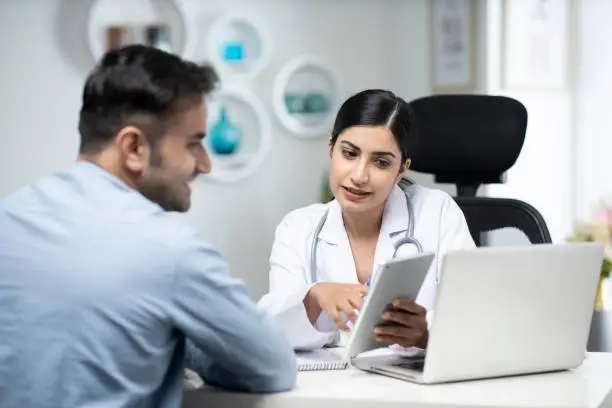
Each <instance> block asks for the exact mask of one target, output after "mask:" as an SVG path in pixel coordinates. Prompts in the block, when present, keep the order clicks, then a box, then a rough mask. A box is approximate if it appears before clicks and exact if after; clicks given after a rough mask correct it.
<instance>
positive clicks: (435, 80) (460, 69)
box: [428, 0, 476, 92]
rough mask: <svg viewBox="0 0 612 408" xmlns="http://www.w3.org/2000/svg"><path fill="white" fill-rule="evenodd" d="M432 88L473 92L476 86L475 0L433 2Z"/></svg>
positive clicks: (431, 18)
mask: <svg viewBox="0 0 612 408" xmlns="http://www.w3.org/2000/svg"><path fill="white" fill-rule="evenodd" d="M428 4H429V7H430V27H431V38H432V47H431V50H432V67H433V68H432V70H431V75H432V84H431V86H432V88H433V90H434V92H469V91H473V90H474V88H475V87H476V46H475V43H476V4H475V1H474V0H432V1H428Z"/></svg>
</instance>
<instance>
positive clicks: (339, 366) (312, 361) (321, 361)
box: [296, 349, 349, 371]
mask: <svg viewBox="0 0 612 408" xmlns="http://www.w3.org/2000/svg"><path fill="white" fill-rule="evenodd" d="M296 358H297V363H298V370H299V371H324V370H346V369H347V368H348V367H349V363H348V361H346V360H344V359H343V358H342V356H341V355H339V354H338V353H335V352H333V351H331V350H328V349H320V350H313V351H300V352H297V353H296Z"/></svg>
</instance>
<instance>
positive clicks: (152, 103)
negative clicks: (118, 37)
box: [79, 45, 219, 153]
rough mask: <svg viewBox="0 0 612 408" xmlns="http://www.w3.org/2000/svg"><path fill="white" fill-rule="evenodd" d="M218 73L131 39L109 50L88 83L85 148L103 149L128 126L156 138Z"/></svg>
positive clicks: (199, 98) (83, 131)
mask: <svg viewBox="0 0 612 408" xmlns="http://www.w3.org/2000/svg"><path fill="white" fill-rule="evenodd" d="M218 80H219V78H218V76H217V74H216V72H215V70H214V69H213V68H212V67H211V66H209V65H198V64H195V63H193V62H190V61H185V60H183V59H181V58H179V57H178V56H176V55H174V54H170V53H167V52H164V51H161V50H158V49H156V48H153V47H147V46H144V45H130V46H127V47H124V48H121V49H118V50H113V51H109V52H108V53H106V54H105V55H104V56H103V57H102V59H101V61H100V62H99V63H98V65H97V66H96V67H95V68H94V70H93V71H92V72H91V73H90V75H89V77H88V78H87V81H86V82H85V87H84V89H83V105H82V107H81V111H80V117H79V133H80V134H81V146H80V153H97V152H99V151H100V150H102V149H103V148H104V147H105V146H106V145H107V144H108V143H109V142H110V141H111V140H112V139H113V137H115V135H116V134H117V133H118V132H119V131H120V130H121V129H122V128H123V127H125V126H129V125H132V126H136V127H138V128H139V129H141V130H142V131H143V132H144V134H145V135H146V137H147V139H148V141H149V143H151V144H152V145H155V142H156V141H157V140H158V139H159V138H160V137H161V135H163V134H164V133H165V131H166V128H167V126H168V124H169V123H170V122H171V120H172V118H173V117H174V115H176V114H177V113H180V112H182V111H184V110H185V109H188V108H190V107H192V106H194V105H195V104H197V103H200V102H201V101H202V98H203V97H204V96H205V95H206V94H208V93H210V92H212V91H213V90H214V88H215V86H216V84H217V82H218Z"/></svg>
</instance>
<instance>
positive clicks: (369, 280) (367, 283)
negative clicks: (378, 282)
mask: <svg viewBox="0 0 612 408" xmlns="http://www.w3.org/2000/svg"><path fill="white" fill-rule="evenodd" d="M370 283H372V275H370V276H368V280H367V281H366V282H365V286H366V288H369V287H370Z"/></svg>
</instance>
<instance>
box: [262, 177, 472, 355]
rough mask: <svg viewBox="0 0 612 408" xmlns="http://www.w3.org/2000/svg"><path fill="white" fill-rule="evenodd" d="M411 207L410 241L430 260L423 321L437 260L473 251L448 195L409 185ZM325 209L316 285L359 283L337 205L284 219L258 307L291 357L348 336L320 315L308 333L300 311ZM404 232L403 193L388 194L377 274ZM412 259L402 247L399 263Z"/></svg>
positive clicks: (395, 190)
mask: <svg viewBox="0 0 612 408" xmlns="http://www.w3.org/2000/svg"><path fill="white" fill-rule="evenodd" d="M408 191H409V192H410V195H411V200H412V205H413V207H414V214H415V225H414V236H415V237H416V239H418V240H419V241H420V242H421V245H422V246H423V249H424V251H432V252H434V253H436V257H435V258H434V261H433V263H432V266H431V269H430V270H429V272H428V275H427V276H426V278H425V282H424V283H423V286H422V287H421V290H420V292H419V295H418V297H417V299H416V302H417V303H418V304H420V305H422V306H423V307H425V308H426V309H427V310H428V320H429V319H430V316H431V311H432V308H433V307H434V304H435V298H436V274H438V273H439V270H440V262H439V259H440V255H442V254H444V253H445V252H447V251H449V250H452V249H463V248H473V247H474V246H475V245H474V241H473V240H472V237H471V235H470V232H469V229H468V227H467V223H466V221H465V217H464V215H463V212H462V211H461V209H460V208H459V207H458V206H457V204H456V203H455V201H454V200H453V199H452V197H451V196H450V195H448V194H447V193H445V192H443V191H441V190H436V189H431V188H427V187H423V186H420V185H412V186H410V187H409V190H408ZM326 209H329V214H328V216H327V220H326V221H325V224H324V226H323V228H322V229H321V232H320V234H319V238H318V248H317V278H318V280H319V281H329V282H345V283H358V280H357V272H356V268H355V263H354V260H353V256H352V252H351V247H350V243H349V240H348V236H347V233H346V229H345V228H344V222H343V220H342V214H341V208H340V205H339V204H338V202H337V201H336V200H333V201H331V202H330V203H327V204H314V205H310V206H308V207H304V208H300V209H298V210H294V211H292V212H290V213H289V214H287V215H286V216H285V217H284V219H283V220H282V221H281V223H280V224H279V225H278V227H277V229H276V235H275V239H274V244H273V246H272V252H271V255H270V289H269V293H268V294H266V295H265V296H264V297H262V298H261V300H260V301H259V306H260V307H262V308H264V309H265V310H267V311H268V312H269V313H271V314H272V315H273V316H274V317H275V318H276V320H277V322H278V323H279V324H280V325H281V326H282V327H283V328H284V330H285V333H286V334H287V336H288V338H289V340H290V342H291V344H292V345H293V347H294V348H295V349H299V350H308V349H316V348H320V347H322V346H325V345H341V346H342V345H346V342H347V340H348V336H349V334H347V333H345V332H340V331H339V330H337V328H336V325H335V324H334V323H333V321H332V320H331V318H330V317H329V315H328V314H327V313H326V312H323V313H322V314H321V315H320V316H319V318H318V320H317V321H316V323H315V325H314V326H313V325H312V324H311V323H310V321H309V319H308V317H307V315H306V309H305V307H304V304H303V300H304V296H305V295H306V293H307V292H308V290H309V289H310V287H311V286H312V279H311V271H310V254H311V246H312V240H313V236H314V233H315V229H316V227H317V225H318V223H319V221H320V219H321V217H322V216H323V214H324V213H325V210H326ZM407 227H408V208H407V207H406V199H405V195H404V192H403V191H402V189H401V188H400V187H399V186H394V187H393V190H392V192H391V195H390V196H389V198H388V199H387V202H386V204H385V209H384V212H383V220H382V225H381V230H380V235H379V237H378V242H377V244H376V250H375V254H374V268H373V271H374V272H375V271H376V270H377V269H378V266H379V265H380V264H382V263H383V262H384V261H386V260H388V259H390V258H391V257H392V256H393V251H394V247H393V243H394V241H395V240H397V239H399V238H401V237H403V236H404V234H405V232H406V230H407ZM408 251H411V252H413V253H415V252H416V249H415V248H414V246H413V245H404V246H402V247H401V249H400V250H399V252H398V254H397V256H402V255H406V254H408Z"/></svg>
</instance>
